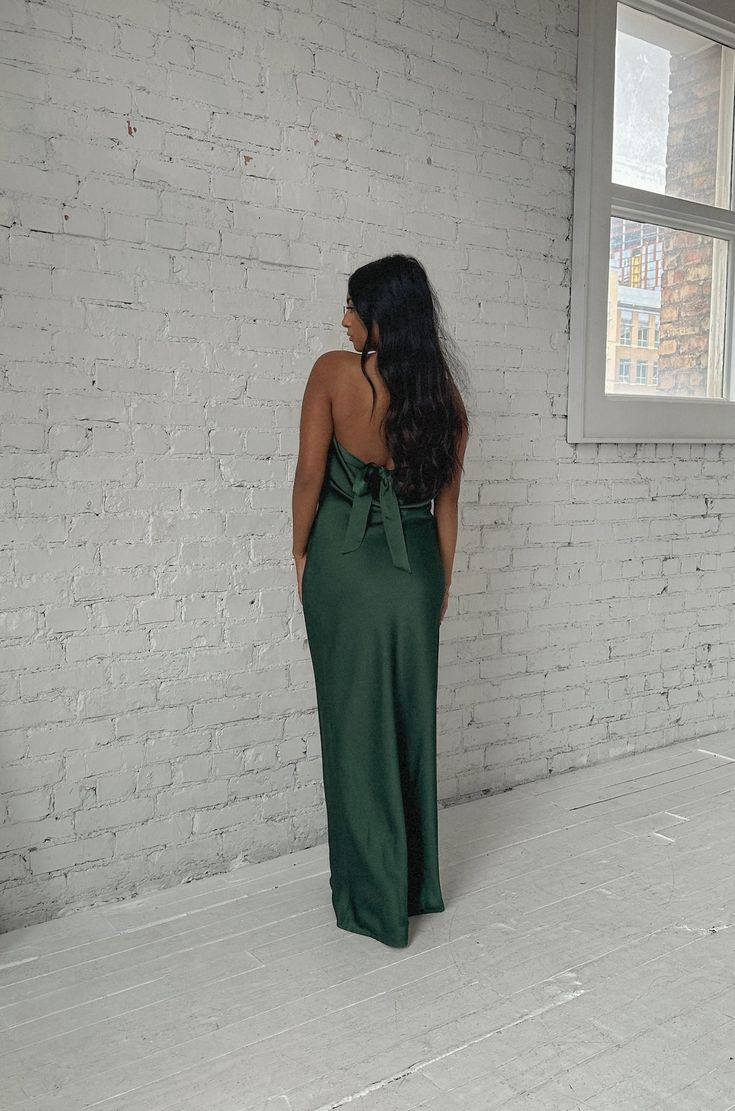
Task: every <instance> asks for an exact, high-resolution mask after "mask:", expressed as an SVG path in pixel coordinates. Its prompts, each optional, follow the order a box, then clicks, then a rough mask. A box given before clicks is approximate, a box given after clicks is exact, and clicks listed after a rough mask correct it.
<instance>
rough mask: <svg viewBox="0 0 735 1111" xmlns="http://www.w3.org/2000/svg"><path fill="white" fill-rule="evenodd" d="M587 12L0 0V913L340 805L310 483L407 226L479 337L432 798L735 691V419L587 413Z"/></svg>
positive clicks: (7, 919)
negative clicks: (579, 38) (594, 425)
mask: <svg viewBox="0 0 735 1111" xmlns="http://www.w3.org/2000/svg"><path fill="white" fill-rule="evenodd" d="M121 11H122V14H120V13H121ZM576 27H577V12H576V4H575V2H574V0H516V2H515V3H513V2H512V0H501V2H500V3H487V2H486V0H447V2H446V3H434V2H431V0H429V2H423V3H420V2H417V0H367V3H366V4H360V5H356V4H353V5H351V4H348V3H341V2H338V0H280V2H278V3H269V4H267V5H266V4H263V3H261V2H259V0H238V3H230V2H227V0H208V2H205V3H203V4H200V5H198V10H197V11H179V10H178V9H177V8H176V7H174V6H171V5H169V4H168V3H166V2H155V0H137V2H136V3H135V4H134V5H133V6H130V5H127V6H125V5H123V6H122V7H121V5H120V4H119V3H115V4H113V3H110V2H109V0H88V2H87V3H86V4H85V5H84V10H81V9H78V8H77V7H76V6H75V3H74V0H72V3H71V4H65V5H63V6H62V5H58V4H55V3H49V4H23V3H20V2H19V0H14V2H13V0H9V2H8V3H6V4H4V5H3V11H2V29H3V34H2V38H1V39H0V95H1V99H0V108H1V112H2V115H1V118H0V126H1V127H2V129H3V134H4V139H5V142H4V144H3V154H2V177H3V186H4V196H3V199H2V201H1V202H0V222H1V226H2V239H1V241H0V280H1V282H2V286H3V289H4V295H3V300H2V307H1V309H0V343H1V344H2V349H3V352H4V356H5V357H4V360H3V380H2V386H1V388H0V404H1V405H2V424H1V429H0V433H1V436H2V440H1V444H0V446H1V448H2V454H1V457H0V463H1V467H2V470H1V472H0V511H1V512H2V516H3V530H2V542H1V544H0V579H1V581H0V629H1V631H2V645H1V646H0V752H1V758H2V782H1V783H0V792H1V794H0V817H1V818H2V819H4V821H3V825H2V833H1V834H0V838H1V841H0V901H1V905H2V927H4V928H10V927H12V926H15V925H21V924H25V923H29V922H33V921H39V920H43V919H44V918H47V917H50V916H52V915H54V914H57V913H59V912H61V911H62V910H65V909H68V908H72V907H77V906H82V905H87V904H89V903H91V902H93V901H97V900H107V899H114V898H122V897H126V896H129V895H131V894H134V893H136V892H139V891H144V890H148V889H152V888H156V887H160V886H165V885H169V884H174V883H177V882H180V881H181V880H183V879H185V878H187V877H194V876H202V875H205V874H207V873H208V872H214V871H219V870H222V869H226V868H228V867H229V866H230V865H231V864H232V863H233V862H235V861H238V860H242V859H246V860H260V859H264V858H267V857H270V856H273V855H276V854H280V853H287V852H289V851H291V850H293V849H294V848H298V847H301V846H304V845H308V844H313V843H314V842H315V841H318V840H323V839H324V837H325V829H326V826H325V813H324V806H323V795H322V789H321V765H320V748H319V735H318V723H317V715H316V705H315V693H314V685H313V675H312V671H311V663H310V660H309V656H308V651H307V645H306V639H305V632H304V623H303V616H302V611H301V607H300V605H299V604H298V602H297V601H296V600H295V591H294V573H293V566H292V561H291V557H290V546H291V538H290V485H291V480H292V477H293V470H294V464H295V452H296V448H297V442H298V415H299V406H300V401H301V396H302V391H303V386H304V382H305V379H306V376H307V374H308V371H309V369H310V367H311V364H312V362H313V360H314V358H315V357H316V356H317V355H318V354H319V353H320V352H321V351H323V350H325V349H329V348H332V347H337V346H342V344H343V340H342V334H341V331H340V329H339V322H340V319H341V307H342V304H343V301H344V293H345V283H346V276H347V274H348V273H349V271H350V270H351V269H353V268H354V267H356V266H357V265H359V264H361V263H362V262H365V261H367V260H368V259H371V258H375V257H377V256H379V255H381V254H383V253H387V252H389V251H406V252H409V253H414V254H416V255H418V256H419V257H420V258H421V259H422V261H423V262H424V263H425V265H426V266H427V268H428V270H429V273H430V275H431V276H432V278H433V279H434V281H435V284H436V285H437V288H438V290H439V292H440V295H441V298H442V301H443V304H444V307H445V310H446V313H447V317H448V319H449V321H450V322H451V323H452V326H453V328H454V331H455V334H456V336H457V338H458V341H459V343H460V346H461V349H462V351H463V353H464V355H465V357H466V359H467V362H468V364H469V365H470V367H471V368H472V374H473V396H472V397H470V398H468V401H469V404H470V410H471V414H472V418H473V437H472V440H471V444H470V449H469V453H468V457H467V461H466V478H465V482H464V486H463V495H462V499H463V500H462V515H461V529H460V536H459V546H458V553H457V560H456V572H455V576H454V581H453V586H454V595H453V598H452V602H451V605H450V609H449V612H448V615H447V617H446V618H445V621H444V625H443V633H442V663H441V675H440V717H439V724H440V754H439V773H440V794H441V798H442V799H443V800H444V801H446V802H454V801H458V800H460V799H465V798H468V797H471V796H473V795H476V794H478V793H482V792H484V791H488V790H497V789H501V788H502V787H504V786H509V785H512V784H513V783H517V782H520V781H523V780H528V779H533V778H537V777H541V776H545V775H547V774H548V773H549V772H551V771H554V772H558V771H561V770H563V769H564V768H568V767H571V766H578V765H580V764H585V763H588V762H595V761H602V760H607V759H609V758H611V757H613V756H617V755H619V754H621V753H624V752H628V751H635V750H640V749H643V748H646V747H650V746H654V745H661V744H665V743H667V742H670V741H674V740H678V739H682V738H689V737H692V736H695V735H697V734H708V733H713V732H716V731H719V730H721V729H722V728H727V727H730V726H731V725H732V722H733V711H734V709H735V694H734V693H733V692H734V691H735V683H734V682H733V680H734V679H735V646H734V645H735V623H734V622H733V620H732V603H733V598H734V592H733V568H734V567H735V555H734V554H733V547H734V540H735V478H734V476H735V466H734V462H735V450H734V449H733V447H732V446H729V447H724V448H720V447H718V446H708V447H704V448H703V447H701V446H698V445H691V446H690V445H676V446H673V447H672V446H670V445H665V444H662V445H653V446H652V445H624V446H621V447H617V446H614V445H602V446H599V447H598V446H596V445H584V446H581V447H579V448H577V449H573V448H570V447H569V446H568V445H567V443H566V440H565V413H566V403H567V375H566V359H567V335H568V325H567V310H568V304H569V263H570V215H571V204H572V169H573V141H574V120H575V108H574V106H575V71H576Z"/></svg>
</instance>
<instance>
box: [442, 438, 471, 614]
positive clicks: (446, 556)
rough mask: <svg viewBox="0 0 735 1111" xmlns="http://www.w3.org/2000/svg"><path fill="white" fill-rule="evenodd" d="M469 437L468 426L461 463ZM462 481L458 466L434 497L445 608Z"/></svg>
mask: <svg viewBox="0 0 735 1111" xmlns="http://www.w3.org/2000/svg"><path fill="white" fill-rule="evenodd" d="M468 439H469V433H468V431H467V429H466V428H463V429H462V433H461V436H460V441H459V444H458V447H457V453H458V456H459V461H460V464H461V463H464V455H465V450H466V448H467V440H468ZM461 482H462V471H461V469H460V468H459V467H458V468H457V473H456V474H455V476H454V478H453V479H452V481H451V482H449V483H447V485H446V486H443V487H442V488H441V490H440V491H439V493H438V494H437V496H436V497H435V498H434V517H435V519H436V529H437V534H438V537H439V551H440V552H441V557H442V563H443V564H444V596H445V608H446V597H447V595H448V593H449V587H450V584H451V582H452V568H453V566H454V556H455V552H456V550H457V529H458V517H459V511H458V502H459V489H460V484H461ZM442 616H443V610H442Z"/></svg>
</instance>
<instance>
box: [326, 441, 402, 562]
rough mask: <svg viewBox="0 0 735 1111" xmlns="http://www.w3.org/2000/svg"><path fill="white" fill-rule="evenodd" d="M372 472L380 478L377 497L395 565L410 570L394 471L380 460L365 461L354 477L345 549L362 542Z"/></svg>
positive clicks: (370, 492) (343, 549)
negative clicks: (383, 465)
mask: <svg viewBox="0 0 735 1111" xmlns="http://www.w3.org/2000/svg"><path fill="white" fill-rule="evenodd" d="M373 474H377V475H378V476H379V478H380V485H379V490H378V500H379V502H380V510H381V513H382V517H383V528H384V529H385V537H386V540H387V541H388V548H389V550H390V555H391V559H392V560H393V563H394V565H395V566H396V567H400V568H401V569H402V570H403V571H410V570H411V565H410V563H409V561H408V552H407V550H406V538H405V536H404V535H403V520H402V518H401V508H400V505H399V504H398V498H397V497H396V492H395V490H394V489H393V480H392V472H391V471H389V470H388V469H387V468H386V467H381V466H380V465H379V464H378V463H366V464H365V466H364V469H363V470H361V471H359V472H358V473H357V475H356V476H355V481H354V482H353V484H352V508H351V509H350V516H349V520H348V521H347V528H346V530H345V537H344V542H343V544H342V551H343V552H352V551H354V550H355V548H359V546H360V544H361V543H362V540H363V537H364V535H365V529H366V528H367V522H368V517H369V516H370V506H371V504H372V500H373V497H372V491H371V485H370V478H371V477H372V475H373Z"/></svg>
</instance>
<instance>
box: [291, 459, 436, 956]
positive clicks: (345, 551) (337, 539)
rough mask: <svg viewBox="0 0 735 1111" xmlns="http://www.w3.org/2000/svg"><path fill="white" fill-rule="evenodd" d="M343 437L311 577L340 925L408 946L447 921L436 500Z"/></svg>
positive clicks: (315, 531)
mask: <svg viewBox="0 0 735 1111" xmlns="http://www.w3.org/2000/svg"><path fill="white" fill-rule="evenodd" d="M393 473H394V472H393V470H392V469H390V468H387V467H382V466H379V465H378V464H377V463H366V462H363V460H361V459H358V458H357V456H356V455H353V454H352V453H351V452H349V451H347V450H346V449H345V448H344V447H343V446H342V445H341V444H340V443H339V442H338V440H337V439H336V437H332V442H331V444H330V448H329V453H328V457H327V465H326V471H325V476H324V483H323V485H322V489H321V493H320V495H319V505H318V508H317V512H316V515H315V518H314V523H313V525H312V529H311V532H310V534H309V542H308V547H307V557H306V565H305V568H304V575H303V579H302V599H303V606H304V621H305V625H306V633H307V638H308V643H309V650H310V654H311V659H312V664H313V668H314V682H315V687H316V696H317V708H318V716H319V730H320V736H321V751H322V769H323V777H324V797H325V802H326V809H327V826H328V841H329V864H330V873H331V875H330V886H331V891H332V905H333V907H334V911H335V915H336V920H337V925H338V926H339V927H340V928H341V929H343V930H349V931H350V932H352V933H357V934H367V935H368V936H369V937H373V938H375V939H376V940H378V941H381V942H383V943H384V944H385V945H393V946H405V945H408V925H409V923H408V918H409V915H412V914H425V913H434V912H437V911H442V910H444V901H443V899H442V892H441V886H440V881H439V859H438V858H439V852H438V822H437V783H436V704H437V678H438V669H439V630H440V627H441V626H440V622H439V614H440V612H441V604H442V599H443V594H444V570H443V565H442V560H441V554H440V551H439V544H438V538H437V531H436V521H435V519H434V514H433V512H432V508H431V504H432V503H431V499H429V500H428V501H423V502H413V503H410V504H409V503H405V502H402V501H400V500H399V498H398V496H397V493H396V491H395V490H394V488H393Z"/></svg>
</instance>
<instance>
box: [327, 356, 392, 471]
mask: <svg viewBox="0 0 735 1111" xmlns="http://www.w3.org/2000/svg"><path fill="white" fill-rule="evenodd" d="M342 354H343V355H344V360H343V361H340V364H339V366H338V367H337V373H336V374H335V376H334V379H333V386H332V398H331V400H332V419H333V421H334V435H335V436H336V438H337V440H338V441H339V443H340V444H341V445H342V447H344V448H346V449H347V451H349V452H351V453H352V454H353V455H355V456H357V458H358V459H362V460H363V461H364V462H365V463H378V464H380V465H381V466H383V467H387V468H389V469H392V468H393V467H394V466H395V464H394V462H393V459H392V458H391V456H390V455H389V453H388V449H387V447H386V444H385V438H384V436H383V433H382V431H381V429H380V422H381V420H382V419H383V417H384V416H385V414H386V412H387V410H388V406H389V404H390V393H389V391H388V387H387V386H386V384H385V382H384V381H383V379H382V378H381V376H380V374H379V372H378V369H377V365H376V360H377V356H376V354H375V352H372V353H371V354H370V355H368V357H367V359H366V362H365V373H366V374H367V375H368V376H369V378H370V381H371V382H372V383H373V385H374V386H375V410H374V412H373V414H372V416H371V406H372V402H373V391H372V390H371V389H370V384H369V383H368V382H367V381H366V380H365V375H364V374H363V373H362V370H361V369H360V355H359V354H358V353H357V352H352V351H344V352H342Z"/></svg>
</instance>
